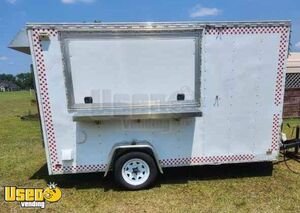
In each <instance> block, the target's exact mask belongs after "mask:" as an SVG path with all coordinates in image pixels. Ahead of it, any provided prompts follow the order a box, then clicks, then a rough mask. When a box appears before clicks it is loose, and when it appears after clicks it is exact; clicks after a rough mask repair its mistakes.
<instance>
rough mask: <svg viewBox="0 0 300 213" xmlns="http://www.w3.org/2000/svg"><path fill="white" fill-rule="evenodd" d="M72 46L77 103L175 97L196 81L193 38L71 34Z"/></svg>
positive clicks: (189, 94) (71, 53)
mask: <svg viewBox="0 0 300 213" xmlns="http://www.w3.org/2000/svg"><path fill="white" fill-rule="evenodd" d="M68 49H69V50H68V51H69V54H70V66H71V72H72V80H73V88H74V98H75V103H76V104H80V103H84V97H86V96H92V97H93V100H94V103H112V102H113V103H124V102H125V103H137V102H138V103H141V102H142V103H143V102H148V101H154V100H155V101H159V100H160V101H164V102H165V101H176V100H177V99H176V97H177V93H180V91H181V90H182V89H183V88H185V87H187V86H188V87H189V88H190V89H191V91H193V90H194V87H195V85H194V84H195V39H194V38H122V37H121V38H119V39H118V38H112V39H108V38H106V39H105V38H104V39H91V38H85V39H84V38H82V39H68ZM154 84H155V86H154ZM105 94H106V96H107V95H108V94H109V95H111V96H110V97H106V96H105ZM194 97H195V95H194V94H193V93H188V94H186V97H185V100H194Z"/></svg>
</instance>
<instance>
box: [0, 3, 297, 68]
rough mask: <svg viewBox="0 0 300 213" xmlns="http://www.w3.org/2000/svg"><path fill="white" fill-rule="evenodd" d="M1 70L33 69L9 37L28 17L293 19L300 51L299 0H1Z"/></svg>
mask: <svg viewBox="0 0 300 213" xmlns="http://www.w3.org/2000/svg"><path fill="white" fill-rule="evenodd" d="M0 1H1V2H0V73H11V74H16V73H20V72H26V71H28V70H29V65H30V63H31V59H30V56H27V55H25V54H22V53H19V52H16V51H13V50H10V49H8V48H7V45H8V43H9V42H10V40H11V39H12V38H13V37H14V35H15V34H16V33H17V31H18V30H20V29H21V28H22V27H24V25H25V23H26V22H82V21H87V22H88V21H94V20H101V21H103V22H113V21H122V22H124V21H188V20H193V21H237V20H291V21H292V50H293V51H300V0H198V1H197V0H120V1H115V0H110V1H109V0H0Z"/></svg>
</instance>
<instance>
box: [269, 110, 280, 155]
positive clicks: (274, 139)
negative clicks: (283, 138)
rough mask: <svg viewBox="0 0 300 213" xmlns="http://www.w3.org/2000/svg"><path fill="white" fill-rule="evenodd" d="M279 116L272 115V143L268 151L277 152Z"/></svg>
mask: <svg viewBox="0 0 300 213" xmlns="http://www.w3.org/2000/svg"><path fill="white" fill-rule="evenodd" d="M279 118H280V116H279V114H274V115H273V124H272V143H271V148H270V149H269V150H268V151H277V150H279V140H280V138H279V132H280V123H279Z"/></svg>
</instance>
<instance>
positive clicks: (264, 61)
mask: <svg viewBox="0 0 300 213" xmlns="http://www.w3.org/2000/svg"><path fill="white" fill-rule="evenodd" d="M37 31H38V30H37ZM37 31H35V33H34V34H35V36H33V37H32V42H33V43H32V44H31V46H32V50H34V51H35V54H34V57H33V59H34V60H35V75H36V81H37V82H38V83H39V85H38V96H39V101H40V102H39V105H40V108H42V111H41V116H42V123H43V131H44V136H45V145H46V154H47V156H48V157H47V159H48V165H49V170H51V171H50V173H53V174H62V173H70V172H73V173H78V172H94V171H103V170H104V169H105V166H106V164H107V159H108V154H109V151H110V150H111V148H112V147H113V145H114V144H115V143H118V142H122V141H132V140H147V141H149V142H150V143H151V144H152V145H153V146H154V148H155V149H156V151H157V153H158V156H159V158H160V161H161V163H162V165H163V166H164V167H167V166H182V165H202V164H221V163H232V162H234V163H236V162H251V161H265V160H274V159H275V158H276V156H277V154H278V150H277V149H276V148H271V145H272V143H274V141H275V143H276V142H277V141H276V139H277V133H278V126H276V125H277V121H278V119H280V116H281V109H282V104H281V103H278V102H280V101H277V99H276V97H277V96H280V97H281V98H282V96H283V94H282V93H279V92H277V91H278V85H279V84H278V82H280V81H282V80H283V79H282V78H280V80H278V78H279V77H278V76H280V75H279V74H280V73H279V72H278V69H279V68H278V61H280V63H283V64H284V60H285V56H286V55H284V54H286V49H287V48H284V47H282V45H283V42H282V40H283V38H284V39H287V38H285V37H280V33H272V32H268V33H249V34H247V33H243V34H205V35H203V40H202V57H201V58H202V60H201V64H202V72H201V75H200V76H201V110H202V112H203V117H198V118H184V119H177V120H175V119H165V120H131V121H130V120H114V121H102V122H74V121H73V120H72V113H70V112H68V110H67V96H66V85H65V78H64V74H63V73H64V72H63V64H62V54H61V52H62V51H61V46H60V41H59V40H58V36H57V32H55V31H54V32H53V30H52V31H50V32H49V33H50V34H51V35H50V36H49V39H44V40H42V41H39V39H38V38H37V36H36V34H38V33H43V34H44V33H45V31H44V30H40V31H38V32H37ZM253 32H256V31H253ZM286 36H288V34H286ZM143 42H144V43H145V45H147V44H148V43H147V42H150V43H149V48H147V49H148V50H150V49H151V47H152V45H154V47H155V48H154V49H153V51H157V48H158V47H160V46H161V47H165V48H167V49H168V51H169V50H173V51H174V54H173V55H172V58H174V57H176V60H177V61H179V62H178V64H177V65H176V67H173V66H174V65H173V63H169V62H168V63H166V64H164V66H167V67H168V69H167V71H166V73H168V75H171V73H172V72H173V71H174V70H176V73H175V74H177V72H178V73H179V74H180V75H182V74H183V71H182V70H186V69H187V71H186V72H187V75H186V76H185V75H184V78H182V79H180V78H179V77H174V78H173V77H171V76H170V79H171V80H172V82H177V83H183V82H184V84H187V85H188V86H191V87H194V85H193V84H194V79H193V78H194V76H193V75H194V68H193V69H192V67H191V66H190V65H188V66H186V65H185V66H186V67H180V64H181V62H184V63H185V64H193V65H194V62H193V61H190V58H193V57H191V55H192V54H193V51H192V46H193V47H194V42H193V41H192V40H184V41H183V42H184V47H186V46H188V47H189V48H187V49H185V48H183V49H181V51H182V52H178V51H177V48H180V45H179V44H180V42H181V40H180V41H179V42H178V41H176V42H174V44H173V43H172V42H173V41H170V42H171V43H172V44H173V45H175V46H176V45H177V46H176V48H175V49H172V48H173V45H169V44H168V45H167V46H164V45H165V44H166V43H165V41H164V42H162V44H161V43H160V40H159V41H157V40H154V41H151V40H145V41H143ZM152 42H154V43H152ZM157 42H158V43H157ZM168 42H169V41H168ZM168 42H167V43H168ZM287 42H288V41H287V40H286V43H287ZM83 43H84V45H83V44H82V43H81V41H76V42H75V43H73V44H72V45H73V46H72V45H71V46H72V48H74V50H75V51H74V53H76V54H75V55H74V57H75V59H76V57H77V59H78V60H79V59H80V54H81V52H80V51H79V47H82V48H83V47H85V48H86V45H87V46H88V47H89V48H86V49H84V50H82V52H84V51H85V52H88V51H91V52H89V54H88V55H90V56H91V57H90V58H85V59H84V63H83V64H85V66H82V67H80V63H79V62H77V59H76V60H74V61H73V64H72V66H73V67H74V68H75V69H77V71H78V73H79V71H80V72H82V69H83V68H86V70H87V72H90V73H89V75H87V78H86V79H84V78H85V77H86V76H85V75H82V76H77V77H76V79H77V80H76V82H77V83H76V85H75V86H76V87H78V88H77V89H78V90H80V91H79V93H80V92H81V90H82V91H84V92H83V93H82V94H81V95H82V97H81V96H78V98H79V99H80V100H82V98H83V97H84V96H87V95H91V93H90V92H91V91H92V90H93V89H94V88H96V89H99V88H100V89H105V87H109V86H110V85H111V84H109V83H111V82H114V84H113V85H114V87H113V88H117V90H118V92H122V89H127V91H126V92H128V93H135V92H138V89H139V85H138V84H137V85H134V87H130V86H129V84H131V83H134V82H133V80H134V81H137V82H138V79H137V78H136V77H137V76H138V75H139V72H138V71H139V69H131V70H132V72H133V73H135V75H134V74H132V73H128V77H127V74H126V75H124V73H122V72H121V70H122V69H117V72H116V73H114V74H113V75H114V78H113V79H111V75H105V73H103V77H105V78H104V79H105V81H101V79H100V80H99V78H100V77H101V76H98V75H97V73H98V72H97V73H93V72H94V70H96V69H97V68H98V67H99V66H100V65H99V64H98V65H95V64H97V60H96V59H97V57H94V55H95V54H96V53H97V52H93V51H96V49H97V48H100V46H101V45H105V44H103V43H102V42H100V43H101V45H100V43H98V41H97V42H96V43H93V45H91V44H87V42H83ZM125 43H126V42H125ZM39 44H41V46H39ZM150 44H151V45H150ZM158 44H160V45H158ZM78 45H79V46H78ZM97 45H100V46H97ZM111 45H112V46H113V51H114V52H116V51H117V50H118V47H117V45H114V44H111ZM118 45H121V46H123V45H125V46H126V45H128V43H126V44H120V43H119V44H118ZM135 45H137V46H135ZM178 45H179V46H178ZM93 46H97V48H95V49H93V48H92V47H93ZM129 46H130V48H133V47H136V48H133V49H135V51H137V49H139V48H140V46H141V44H140V43H139V41H138V42H137V41H134V45H133V46H132V45H129ZM128 48H129V47H127V46H126V48H125V49H126V50H128ZM279 48H281V49H279ZM90 49H91V50H90ZM160 50H161V51H159V52H163V51H162V50H163V48H162V49H160ZM97 51H98V49H97ZM107 51H110V50H107ZM173 51H171V52H173ZM105 52H106V51H102V54H105ZM279 52H283V53H282V54H281V55H280V57H279ZM134 53H135V54H133V56H134V55H135V56H137V54H138V53H137V52H134ZM152 53H153V52H152ZM152 53H151V54H150V52H146V53H145V54H146V55H147V56H149V57H150V56H151V59H149V61H147V60H146V57H143V60H142V61H143V62H144V63H146V62H147V63H148V66H146V68H147V69H146V70H148V71H150V70H152V69H153V66H150V65H152V63H154V62H157V60H159V59H158V58H157V56H156V54H154V55H152ZM183 53H184V54H183ZM181 54H183V55H181ZM186 54H188V57H186ZM158 55H160V57H167V55H164V54H163V53H160V54H158ZM72 57H73V56H72ZM123 57H124V58H126V60H124V61H123V62H124V66H125V67H126V69H130V63H131V62H132V60H133V58H131V56H128V55H126V54H121V53H120V54H119V55H118V57H117V58H115V59H113V60H114V62H116V63H117V61H118V60H121V61H122V60H123V59H122V58H123ZM160 57H159V58H160ZM181 57H182V60H184V61H181ZM168 59H170V60H171V58H168ZM72 60H73V59H72ZM89 60H90V61H89ZM107 61H109V60H105V61H102V62H101V64H102V63H103V64H105V66H106V67H109V63H108V62H107ZM150 61H151V63H150ZM165 61H168V60H164V62H165ZM180 61H181V62H180ZM281 61H282V62H281ZM123 62H122V63H119V65H118V66H119V67H122V66H123ZM147 63H146V64H147ZM175 64H176V63H175ZM121 65H122V66H121ZM111 66H115V64H112V65H111ZM139 66H142V63H141V64H139ZM282 66H283V65H282ZM161 68H162V67H161V66H158V68H157V69H161ZM171 68H172V69H173V68H174V70H172V72H171V71H170V70H169V69H171ZM191 69H192V71H193V74H192V71H190V70H191ZM114 70H116V69H111V72H113V71H114ZM98 71H99V72H102V71H103V70H102V69H98ZM148 71H147V72H145V73H143V75H145V76H147V78H150V79H152V80H151V84H150V80H149V82H148V80H145V81H146V83H145V85H146V87H147V88H148V89H149V92H151V93H152V92H153V93H155V92H161V91H162V90H163V92H166V94H167V93H169V92H171V90H174V89H177V87H175V85H173V84H170V85H169V84H167V83H165V82H166V79H167V77H169V76H165V78H164V79H158V80H157V81H154V82H155V84H152V83H153V79H154V78H153V77H157V76H152V75H150V74H149V72H148ZM103 72H104V71H103ZM143 72H144V71H143ZM161 72H162V70H161ZM174 72H175V71H174ZM166 73H164V74H163V75H165V74H166ZM278 73H279V74H278ZM93 75H96V76H97V78H95V79H94V78H91V76H93ZM118 75H120V76H122V78H119V76H118ZM140 77H141V76H139V78H140ZM123 79H125V80H126V81H125V83H124V84H123V83H122V82H123V81H122V80H123ZM191 79H192V80H191ZM100 81H101V84H99V86H98V84H97V82H100ZM82 82H85V83H84V84H82ZM126 82H127V83H126ZM156 82H158V84H159V85H160V86H162V87H159V88H160V89H159V90H157V91H156V89H157V88H155V87H156ZM86 83H87V84H86ZM102 83H103V84H102ZM118 83H121V84H122V87H119V85H118ZM165 84H167V85H165ZM91 85H92V86H91ZM103 85H104V86H103ZM102 86H103V87H102ZM123 86H124V87H123ZM177 86H178V88H180V87H181V86H182V85H177ZM276 86H277V87H276ZM152 87H153V88H154V89H153V88H152ZM110 89H111V88H110ZM131 89H133V90H132V91H131ZM164 89H165V90H164ZM77 93H78V91H77ZM86 93H89V94H86ZM79 99H78V100H79ZM274 123H276V125H274ZM275 145H276V144H275ZM270 150H271V152H270ZM62 152H65V153H64V156H65V157H64V158H65V159H66V160H64V161H63V160H62ZM51 162H53V163H52V164H51Z"/></svg>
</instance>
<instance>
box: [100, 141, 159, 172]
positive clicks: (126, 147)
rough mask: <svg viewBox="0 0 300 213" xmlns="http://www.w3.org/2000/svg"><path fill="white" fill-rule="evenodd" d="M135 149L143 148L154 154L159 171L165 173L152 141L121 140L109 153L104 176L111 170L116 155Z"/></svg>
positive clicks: (142, 149)
mask: <svg viewBox="0 0 300 213" xmlns="http://www.w3.org/2000/svg"><path fill="white" fill-rule="evenodd" d="M131 150H132V151H133V150H135V151H136V150H141V151H146V152H148V153H150V154H151V155H152V157H153V158H154V161H155V162H156V165H157V168H158V170H159V172H160V173H161V174H163V170H162V167H161V164H160V162H159V158H158V155H157V152H156V151H155V149H154V147H153V146H152V144H151V143H149V142H148V141H135V140H134V141H131V142H130V141H126V142H121V143H116V144H115V145H114V146H113V147H112V149H111V151H110V153H109V155H108V161H107V165H106V168H105V172H104V177H105V176H107V174H108V171H109V170H110V168H111V166H112V164H113V162H114V160H115V158H116V157H118V154H119V153H120V152H121V153H123V151H124V152H127V151H131Z"/></svg>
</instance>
